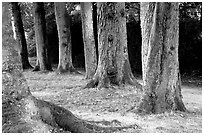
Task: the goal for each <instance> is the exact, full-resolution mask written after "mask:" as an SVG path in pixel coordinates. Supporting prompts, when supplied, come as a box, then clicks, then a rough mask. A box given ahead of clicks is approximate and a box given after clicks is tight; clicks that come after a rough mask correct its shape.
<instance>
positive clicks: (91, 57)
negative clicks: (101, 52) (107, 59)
mask: <svg viewBox="0 0 204 135" xmlns="http://www.w3.org/2000/svg"><path fill="white" fill-rule="evenodd" d="M81 19H82V32H83V41H84V55H85V68H86V76H85V78H86V79H91V78H93V76H94V74H95V72H96V68H97V57H96V46H95V39H94V30H93V8H92V3H91V2H81Z"/></svg>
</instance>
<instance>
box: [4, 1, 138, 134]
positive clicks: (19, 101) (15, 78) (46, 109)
mask: <svg viewBox="0 0 204 135" xmlns="http://www.w3.org/2000/svg"><path fill="white" fill-rule="evenodd" d="M8 7H9V6H8V3H5V2H3V3H2V12H3V13H2V132H4V133H33V132H34V133H50V132H53V133H56V132H75V133H89V132H101V131H103V132H114V131H117V130H120V129H126V128H133V127H135V126H137V125H132V126H128V127H100V126H97V125H94V124H90V123H89V122H87V121H85V120H82V119H79V118H77V117H76V116H74V115H73V114H72V113H71V112H70V111H68V110H66V109H64V108H62V107H59V106H57V105H54V104H52V103H49V102H46V101H42V100H38V99H36V98H35V97H33V96H32V94H31V92H30V90H29V87H28V85H27V82H26V80H25V77H24V76H23V74H22V66H21V64H20V61H19V59H20V58H19V55H18V53H17V52H16V51H15V50H14V44H13V41H14V39H13V38H12V36H11V35H12V28H11V24H10V22H9V15H10V14H9V12H8V9H9V8H8ZM62 129H63V130H62Z"/></svg>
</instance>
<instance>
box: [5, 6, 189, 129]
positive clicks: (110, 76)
mask: <svg viewBox="0 0 204 135" xmlns="http://www.w3.org/2000/svg"><path fill="white" fill-rule="evenodd" d="M69 4H70V3H57V2H56V3H54V6H55V17H56V23H57V30H58V37H59V63H58V68H57V70H56V72H57V73H60V74H61V73H64V72H77V71H76V69H75V68H74V67H73V65H72V57H71V43H70V40H71V38H70V36H71V35H70V17H69V14H67V13H66V12H68V11H67V7H69ZM33 5H34V19H35V21H34V25H35V35H36V38H35V39H36V49H37V61H36V65H35V67H34V70H35V71H39V70H41V71H47V70H48V71H50V70H52V67H51V64H50V60H49V45H48V44H47V38H46V31H45V27H46V25H45V10H44V3H42V2H36V3H33ZM92 6H93V5H92V3H81V8H82V10H81V12H82V14H81V15H82V16H81V17H82V29H83V41H84V52H85V63H86V78H87V79H89V81H88V83H87V84H86V86H85V88H92V87H98V88H108V87H110V86H112V85H117V86H122V85H126V84H129V85H133V86H136V90H142V91H144V95H143V97H142V98H141V102H140V105H139V106H138V108H137V111H138V113H163V112H165V111H186V108H185V106H184V103H183V101H182V94H181V77H180V71H179V60H178V47H179V41H178V39H179V3H176V2H172V3H171V2H145V3H141V4H140V10H141V12H140V18H141V30H142V70H143V71H142V75H143V84H140V83H138V81H137V79H136V78H135V77H134V75H133V73H132V71H131V67H130V63H129V58H128V49H127V30H126V16H125V14H126V12H125V3H124V2H104V3H101V2H99V3H97V33H98V34H97V35H98V37H97V39H98V48H97V49H98V56H97V54H96V47H95V42H96V41H95V40H94V38H93V35H94V32H93V17H92ZM11 7H12V14H13V18H14V25H15V28H16V29H15V31H16V34H17V41H18V45H19V48H23V46H24V47H25V46H26V43H25V41H23V40H24V39H23V38H25V36H22V35H23V33H24V32H23V29H22V27H23V26H22V23H21V22H20V21H19V19H20V15H19V12H20V8H19V4H18V3H11ZM17 13H18V14H17ZM17 15H18V16H17ZM15 18H16V19H15ZM20 20H21V19H20ZM20 35H21V36H20ZM22 43H23V44H22ZM25 48H26V47H25ZM23 51H26V49H24V50H23V49H18V52H19V54H20V58H21V61H24V62H22V64H25V63H26V64H27V65H23V66H22V67H24V69H25V68H30V67H31V66H30V64H29V62H28V59H27V54H26V53H24V52H23ZM15 57H16V56H15ZM97 57H98V58H97ZM9 59H11V60H13V59H14V58H12V56H11V57H9ZM25 61H26V62H25ZM8 67H9V66H8ZM11 67H12V66H11ZM9 68H10V67H9ZM14 69H15V68H12V70H14ZM5 72H6V73H7V70H6V71H5ZM9 73H10V70H9ZM17 75H18V76H19V74H17ZM20 77H21V76H20ZM22 91H23V92H17V93H14V94H17V95H20V94H21V93H23V94H24V96H23V97H29V99H28V100H29V103H33V104H34V105H35V104H36V106H37V107H39V108H40V111H41V112H40V115H41V116H42V118H43V119H44V120H43V121H45V122H47V123H48V124H49V125H51V126H55V124H56V123H57V124H58V126H60V127H62V128H66V129H68V130H70V131H71V132H92V131H91V130H90V129H87V128H88V126H90V125H88V124H86V123H84V121H81V120H79V119H77V118H75V116H74V115H73V114H72V113H71V112H69V111H67V110H65V109H63V108H60V107H57V106H56V105H53V104H51V103H47V102H44V101H39V100H36V99H35V98H34V97H30V96H31V94H30V92H29V89H26V88H25V89H22ZM23 97H18V98H23ZM18 100H19V99H18ZM31 101H32V102H31ZM41 104H42V105H41ZM36 106H35V107H36ZM60 114H61V115H60ZM53 118H55V119H53ZM64 119H66V120H64ZM68 119H69V120H70V121H67V120H68Z"/></svg>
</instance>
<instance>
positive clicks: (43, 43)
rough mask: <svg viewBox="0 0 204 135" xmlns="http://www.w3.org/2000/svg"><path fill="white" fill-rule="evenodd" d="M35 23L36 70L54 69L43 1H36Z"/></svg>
mask: <svg viewBox="0 0 204 135" xmlns="http://www.w3.org/2000/svg"><path fill="white" fill-rule="evenodd" d="M34 10H35V12H34V24H35V39H36V51H37V61H36V66H35V68H34V71H38V70H42V71H46V70H52V68H51V63H50V60H49V58H48V56H49V55H48V53H49V52H48V44H47V39H46V38H47V37H46V36H47V35H46V21H45V10H44V3H43V2H34Z"/></svg>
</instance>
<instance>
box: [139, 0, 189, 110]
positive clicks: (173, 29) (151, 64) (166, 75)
mask: <svg viewBox="0 0 204 135" xmlns="http://www.w3.org/2000/svg"><path fill="white" fill-rule="evenodd" d="M178 15H179V6H178V3H167V2H165V3H142V4H141V26H142V40H143V42H142V43H143V44H142V47H143V51H144V52H145V53H144V54H143V55H145V56H143V57H145V58H143V61H142V62H143V69H144V70H143V77H144V78H143V81H144V91H145V94H144V96H143V98H142V100H141V103H140V106H139V108H138V110H139V111H141V112H146V113H163V112H165V111H171V110H179V111H185V110H186V108H185V106H184V104H183V101H182V95H181V87H180V85H181V83H180V73H179V61H178V45H179V44H178V37H179V18H178ZM147 29H148V30H147ZM144 74H145V75H144Z"/></svg>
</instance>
